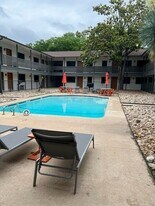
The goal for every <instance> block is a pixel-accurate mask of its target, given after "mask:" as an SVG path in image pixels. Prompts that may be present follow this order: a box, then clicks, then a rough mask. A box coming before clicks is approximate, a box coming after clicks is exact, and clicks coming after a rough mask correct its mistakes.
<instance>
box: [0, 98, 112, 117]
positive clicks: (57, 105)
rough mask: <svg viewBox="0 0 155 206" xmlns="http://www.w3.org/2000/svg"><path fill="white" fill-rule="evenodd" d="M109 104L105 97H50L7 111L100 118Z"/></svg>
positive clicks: (9, 108)
mask: <svg viewBox="0 0 155 206" xmlns="http://www.w3.org/2000/svg"><path fill="white" fill-rule="evenodd" d="M107 102H108V99H107V98H103V97H86V96H72V95H70V96H48V97H43V98H38V99H34V100H29V101H25V102H21V103H18V104H12V105H8V106H7V107H6V108H5V111H8V112H10V111H13V110H14V109H15V113H16V112H18V113H19V112H20V113H23V112H24V111H25V110H29V112H30V114H39V115H59V116H77V117H88V118H99V117H103V116H104V114H105V111H106V107H107ZM2 109H3V107H0V110H1V111H2Z"/></svg>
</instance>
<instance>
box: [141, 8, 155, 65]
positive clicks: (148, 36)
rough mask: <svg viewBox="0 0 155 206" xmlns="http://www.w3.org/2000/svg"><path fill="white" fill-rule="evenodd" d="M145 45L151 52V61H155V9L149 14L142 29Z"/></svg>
mask: <svg viewBox="0 0 155 206" xmlns="http://www.w3.org/2000/svg"><path fill="white" fill-rule="evenodd" d="M140 36H141V39H142V42H143V45H144V46H145V47H147V48H148V49H149V51H150V59H151V60H152V61H155V8H154V9H151V10H149V11H148V12H147V14H146V16H145V19H144V21H143V25H142V27H141V29H140Z"/></svg>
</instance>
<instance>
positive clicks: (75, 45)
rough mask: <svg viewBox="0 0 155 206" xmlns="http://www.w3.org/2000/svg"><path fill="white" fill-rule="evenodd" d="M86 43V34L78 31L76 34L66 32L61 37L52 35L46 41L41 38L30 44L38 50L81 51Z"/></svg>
mask: <svg viewBox="0 0 155 206" xmlns="http://www.w3.org/2000/svg"><path fill="white" fill-rule="evenodd" d="M84 43H85V37H84V35H82V34H81V33H79V32H76V34H74V33H66V34H64V35H63V36H61V37H52V38H50V39H48V40H46V41H45V40H43V39H41V40H40V41H36V42H35V43H34V44H29V45H28V46H30V47H31V48H33V49H35V50H37V51H80V50H81V47H82V46H83V44H84Z"/></svg>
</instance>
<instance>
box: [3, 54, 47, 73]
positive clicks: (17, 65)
mask: <svg viewBox="0 0 155 206" xmlns="http://www.w3.org/2000/svg"><path fill="white" fill-rule="evenodd" d="M2 66H4V67H6V66H7V67H9V69H10V68H11V69H13V70H19V69H22V70H30V71H31V72H33V71H34V72H37V73H38V72H39V73H41V74H43V73H49V74H50V73H51V66H50V65H46V64H41V63H37V62H31V61H30V60H25V59H20V58H17V57H14V56H8V55H3V56H2Z"/></svg>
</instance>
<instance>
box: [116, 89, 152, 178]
mask: <svg viewBox="0 0 155 206" xmlns="http://www.w3.org/2000/svg"><path fill="white" fill-rule="evenodd" d="M119 97H120V101H121V103H122V107H123V109H124V113H125V115H126V118H127V120H128V123H129V126H130V128H131V130H132V132H133V135H134V138H135V140H136V141H137V144H138V145H139V148H140V150H141V152H142V154H143V156H144V158H145V160H146V162H147V164H148V166H149V168H150V169H151V172H152V174H153V176H154V178H155V94H150V93H146V92H120V93H119Z"/></svg>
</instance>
